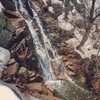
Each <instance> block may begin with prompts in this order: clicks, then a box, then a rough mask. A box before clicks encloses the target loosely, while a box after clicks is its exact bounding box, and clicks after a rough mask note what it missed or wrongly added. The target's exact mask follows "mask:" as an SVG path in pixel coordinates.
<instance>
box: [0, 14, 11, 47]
mask: <svg viewBox="0 0 100 100" xmlns="http://www.w3.org/2000/svg"><path fill="white" fill-rule="evenodd" d="M5 26H6V22H5V16H4V15H3V14H2V13H0V46H2V47H5V46H6V45H7V44H8V42H9V41H10V39H11V38H12V35H11V32H10V31H9V30H10V25H7V26H6V27H5ZM4 27H5V28H6V29H4Z"/></svg>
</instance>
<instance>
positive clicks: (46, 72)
mask: <svg viewBox="0 0 100 100" xmlns="http://www.w3.org/2000/svg"><path fill="white" fill-rule="evenodd" d="M15 5H16V8H17V10H18V11H19V13H20V14H21V16H22V17H23V18H24V20H25V22H26V24H27V26H28V28H29V30H30V33H31V35H32V38H33V44H34V47H35V50H36V53H37V56H38V62H39V65H38V66H39V70H40V73H42V76H43V78H44V80H45V81H48V80H55V79H56V77H55V75H54V72H53V69H52V64H51V60H52V59H55V58H57V57H58V54H57V52H56V50H54V49H53V47H52V46H51V43H50V40H49V39H48V37H47V36H46V34H45V32H44V29H43V26H42V23H41V20H40V18H39V16H38V14H37V12H36V10H35V9H34V8H32V7H31V5H30V2H29V0H15ZM35 25H37V26H38V29H39V31H38V32H37V31H36V30H35Z"/></svg>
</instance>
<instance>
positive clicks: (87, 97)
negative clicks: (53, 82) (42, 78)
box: [56, 80, 94, 100]
mask: <svg viewBox="0 0 100 100" xmlns="http://www.w3.org/2000/svg"><path fill="white" fill-rule="evenodd" d="M56 95H57V96H59V97H61V98H63V100H94V96H93V95H92V93H91V92H89V91H87V90H86V89H84V88H82V87H80V86H78V85H77V84H75V83H74V81H69V80H66V81H64V83H63V85H62V87H61V88H60V89H59V90H57V93H56Z"/></svg>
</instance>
